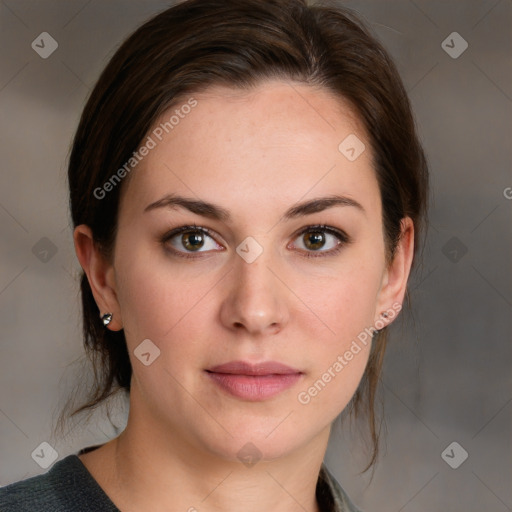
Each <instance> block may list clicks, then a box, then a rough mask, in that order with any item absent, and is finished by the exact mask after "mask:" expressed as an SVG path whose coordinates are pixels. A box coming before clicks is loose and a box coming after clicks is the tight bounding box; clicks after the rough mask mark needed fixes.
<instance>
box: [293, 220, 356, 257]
mask: <svg viewBox="0 0 512 512" xmlns="http://www.w3.org/2000/svg"><path fill="white" fill-rule="evenodd" d="M295 240H296V241H297V242H296V247H298V249H300V251H301V252H303V253H304V254H305V256H307V257H310V256H332V255H334V254H336V253H337V252H338V251H340V250H341V249H342V247H343V246H344V245H346V244H349V243H350V242H351V241H352V239H351V238H350V237H349V236H348V235H347V234H346V233H345V232H343V231H341V230H338V229H336V228H333V227H330V226H323V225H320V226H308V227H307V228H305V229H303V230H302V231H301V232H300V233H299V234H298V236H297V238H296V239H295Z"/></svg>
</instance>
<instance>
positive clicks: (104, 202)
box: [59, 0, 428, 471]
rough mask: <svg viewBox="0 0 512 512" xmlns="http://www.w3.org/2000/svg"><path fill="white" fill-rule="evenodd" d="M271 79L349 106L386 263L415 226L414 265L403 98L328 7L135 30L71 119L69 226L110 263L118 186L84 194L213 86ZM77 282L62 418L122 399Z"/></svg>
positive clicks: (107, 345)
mask: <svg viewBox="0 0 512 512" xmlns="http://www.w3.org/2000/svg"><path fill="white" fill-rule="evenodd" d="M276 78H277V79H284V80H293V81H296V82H299V83H303V84H307V85H311V86H315V87H321V88H323V89H325V90H326V91H328V92H331V93H334V95H335V96H336V97H338V98H340V99H341V100H343V101H345V102H348V104H349V105H350V106H351V108H352V109H353V111H354V112H355V113H356V115H357V117H358V119H359V120H360V121H361V122H362V124H363V126H364V129H365V130H366V133H367V136H368V141H369V144H370V146H371V150H372V153H373V156H374V157H373V165H374V171H375V175H376V178H377V181H378V185H379V189H380V195H381V200H382V211H383V214H382V215H383V218H382V222H383V233H384V238H385V244H386V255H387V258H388V261H391V259H392V257H393V254H394V250H395V248H396V246H397V243H398V241H399V239H400V234H401V219H403V218H404V217H406V216H408V217H410V218H411V219H412V220H413V222H414V227H415V235H414V242H415V250H414V260H413V266H414V265H415V264H416V261H417V252H418V248H419V247H420V243H419V240H420V237H421V234H422V232H424V228H425V226H426V212H427V197H428V166H427V161H426V157H425V154H424V151H423V148H422V146H421V143H420V141H419V138H418V135H417V131H416V127H415V122H414V118H413V114H412V110H411V106H410V103H409V99H408V97H407V93H406V91H405V89H404V86H403V83H402V81H401V79H400V76H399V74H398V71H397V69H396V67H395V64H394V63H393V61H392V59H391V58H390V56H389V55H388V53H387V52H386V50H385V49H384V48H383V46H382V45H381V44H380V43H379V42H378V41H377V39H376V38H375V37H374V36H372V34H371V33H370V30H369V29H368V28H366V26H365V25H364V23H363V22H362V21H361V19H360V18H359V17H358V16H357V15H356V14H355V13H354V12H353V11H351V10H349V9H347V8H345V7H340V6H338V5H336V3H334V2H332V1H331V2H328V3H326V2H324V3H322V4H314V5H308V4H307V2H306V0H244V1H239V0H188V1H184V2H181V3H178V4H176V5H174V6H173V7H171V8H169V9H167V10H165V11H163V12H161V13H160V14H158V15H156V16H155V17H153V18H152V19H150V20H149V21H147V22H146V23H144V24H143V25H142V26H141V27H140V28H138V29H137V30H136V31H135V32H134V33H133V34H132V35H131V36H130V37H129V38H128V39H127V40H126V41H125V42H124V43H123V44H122V45H121V46H120V47H119V49H118V50H117V51H116V52H115V54H114V56H113V57H112V59H111V60H110V62H109V63H108V65H107V66H106V68H105V69H104V71H103V72H102V74H101V76H100V78H99V80H98V82H97V84H96V86H95V87H94V89H93V90H92V92H91V94H90V97H89V99H88V101H87V103H86V105H85V108H84V110H83V113H82V116H81V119H80V123H79V126H78V129H77V132H76V135H75V138H74V141H73V145H72V149H71V154H70V158H69V168H68V181H69V193H70V210H71V217H72V222H73V226H74V227H76V226H78V225H80V224H86V225H87V226H89V227H90V228H91V230H92V233H93V237H94V241H95V244H97V247H98V248H99V249H100V250H101V251H102V252H103V254H104V255H105V256H106V257H107V258H109V259H110V258H111V257H112V254H113V248H114V244H115V238H116V230H117V216H118V209H119V208H118V207H119V200H120V194H121V190H122V189H123V186H124V185H123V183H120V184H119V185H118V186H116V187H113V189H112V190H111V191H109V193H108V194H106V195H105V197H102V198H101V199H100V198H98V197H97V195H95V193H94V191H95V190H97V189H98V187H102V186H103V185H104V183H105V182H107V181H108V180H109V178H111V176H112V175H113V174H114V173H115V172H116V170H117V169H119V168H121V167H122V166H123V164H125V163H126V162H127V161H128V160H129V159H130V157H131V156H132V154H133V152H134V151H136V150H137V149H138V147H139V145H140V144H141V143H142V142H143V141H144V137H145V136H146V135H147V133H148V131H149V130H150V129H151V128H152V126H153V125H154V123H155V121H156V120H157V119H158V118H159V117H160V116H161V115H162V114H163V113H164V111H166V110H167V109H169V108H170V107H171V106H173V105H175V104H176V102H177V100H178V98H183V97H185V96H186V95H190V94H192V93H198V92H201V91H203V90H204V89H206V88H208V87H209V86H211V85H225V86H229V87H231V88H236V89H240V90H247V91H249V90H251V88H253V87H254V86H256V85H258V83H261V82H262V81H263V80H265V79H276ZM340 142H341V141H340ZM135 172H136V171H135ZM80 279H81V283H80V292H81V299H82V309H83V337H84V346H85V351H86V354H87V356H88V358H89V359H90V360H91V362H92V365H93V370H94V379H95V381H94V386H93V389H92V390H90V394H89V396H88V397H87V401H86V403H84V404H83V405H81V406H80V407H78V408H76V409H75V410H74V411H73V413H72V414H71V416H74V415H75V414H77V413H79V412H82V411H86V410H89V411H92V410H93V409H95V408H96V407H97V406H98V405H100V404H101V403H102V402H103V401H104V400H106V399H107V398H109V397H110V396H111V395H113V394H114V393H116V392H118V391H120V390H125V391H126V392H129V391H130V380H131V375H132V368H131V365H130V359H129V356H128V351H127V345H126V339H125V335H124V332H123V330H121V331H117V332H114V331H110V330H108V329H105V327H104V326H103V323H102V321H101V319H100V311H99V309H98V306H97V304H96V302H95V300H94V297H93V294H92V292H91V288H90V286H89V282H88V279H87V276H86V275H85V273H84V272H82V273H81V277H80ZM409 300H410V298H409V294H408V293H407V294H406V302H409ZM387 337H388V333H387V328H386V327H384V328H383V329H382V330H381V331H379V332H378V334H377V335H375V336H374V340H373V342H372V349H371V353H370V357H369V361H368V364H367V367H366V369H365V372H364V375H363V378H362V380H361V382H360V384H359V387H358V389H357V391H356V393H355V394H354V396H353V397H352V400H351V402H350V404H349V405H348V406H347V410H348V411H349V412H350V414H351V415H352V413H353V414H354V416H355V417H359V416H361V415H363V414H364V415H365V417H366V418H367V420H368V427H369V433H370V435H371V440H372V443H371V446H372V450H371V454H370V462H369V464H368V466H367V467H366V469H365V471H366V470H367V469H369V468H370V467H371V466H372V465H373V464H374V462H375V461H376V458H377V454H378V441H379V432H380V422H378V420H377V415H376V414H375V399H376V392H377V388H378V381H379V375H380V372H381V368H382V362H383V355H384V351H385V349H386V343H387ZM62 420H63V415H62V414H61V418H60V420H59V421H62ZM64 421H65V420H64Z"/></svg>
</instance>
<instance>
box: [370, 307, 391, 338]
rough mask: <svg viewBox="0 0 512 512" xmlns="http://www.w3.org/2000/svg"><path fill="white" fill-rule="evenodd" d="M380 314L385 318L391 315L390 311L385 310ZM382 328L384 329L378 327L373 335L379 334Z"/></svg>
mask: <svg viewBox="0 0 512 512" xmlns="http://www.w3.org/2000/svg"><path fill="white" fill-rule="evenodd" d="M380 316H381V317H383V318H387V317H388V316H389V313H387V312H386V311H383V312H382V313H381V314H380ZM381 330H382V329H378V330H375V331H373V336H377V334H379V333H380V331H381ZM373 336H372V338H373Z"/></svg>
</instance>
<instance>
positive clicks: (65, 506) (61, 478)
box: [0, 455, 117, 512]
mask: <svg viewBox="0 0 512 512" xmlns="http://www.w3.org/2000/svg"><path fill="white" fill-rule="evenodd" d="M0 510H1V511H2V512H29V511H30V512H50V511H51V512H71V511H73V512H81V511H86V510H87V511H94V510H105V511H112V512H114V511H117V508H116V507H115V506H114V505H113V504H112V503H111V502H109V500H108V499H107V496H106V495H105V494H104V493H103V491H102V490H101V488H100V487H99V485H98V484H97V483H96V481H95V480H94V479H93V478H92V475H91V474H90V473H89V472H88V471H87V469H86V468H85V466H84V465H83V464H82V462H81V461H80V459H79V458H78V456H77V455H68V456H67V457H65V458H64V459H62V460H60V461H58V462H56V463H55V464H54V465H53V466H52V468H51V469H50V470H49V471H48V472H46V473H44V474H42V475H38V476H34V477H31V478H27V479H26V480H21V481H19V482H15V483H12V484H10V485H7V486H5V487H0Z"/></svg>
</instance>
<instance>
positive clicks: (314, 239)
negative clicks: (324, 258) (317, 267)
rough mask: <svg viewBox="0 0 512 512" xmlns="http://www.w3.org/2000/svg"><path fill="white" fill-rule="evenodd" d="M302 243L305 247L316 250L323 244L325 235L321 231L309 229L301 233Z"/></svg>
mask: <svg viewBox="0 0 512 512" xmlns="http://www.w3.org/2000/svg"><path fill="white" fill-rule="evenodd" d="M303 237H304V245H305V247H306V248H307V249H311V250H313V251H317V250H318V249H321V248H322V247H323V245H324V244H325V235H324V233H322V232H321V231H310V232H309V233H306V234H305V235H303Z"/></svg>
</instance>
